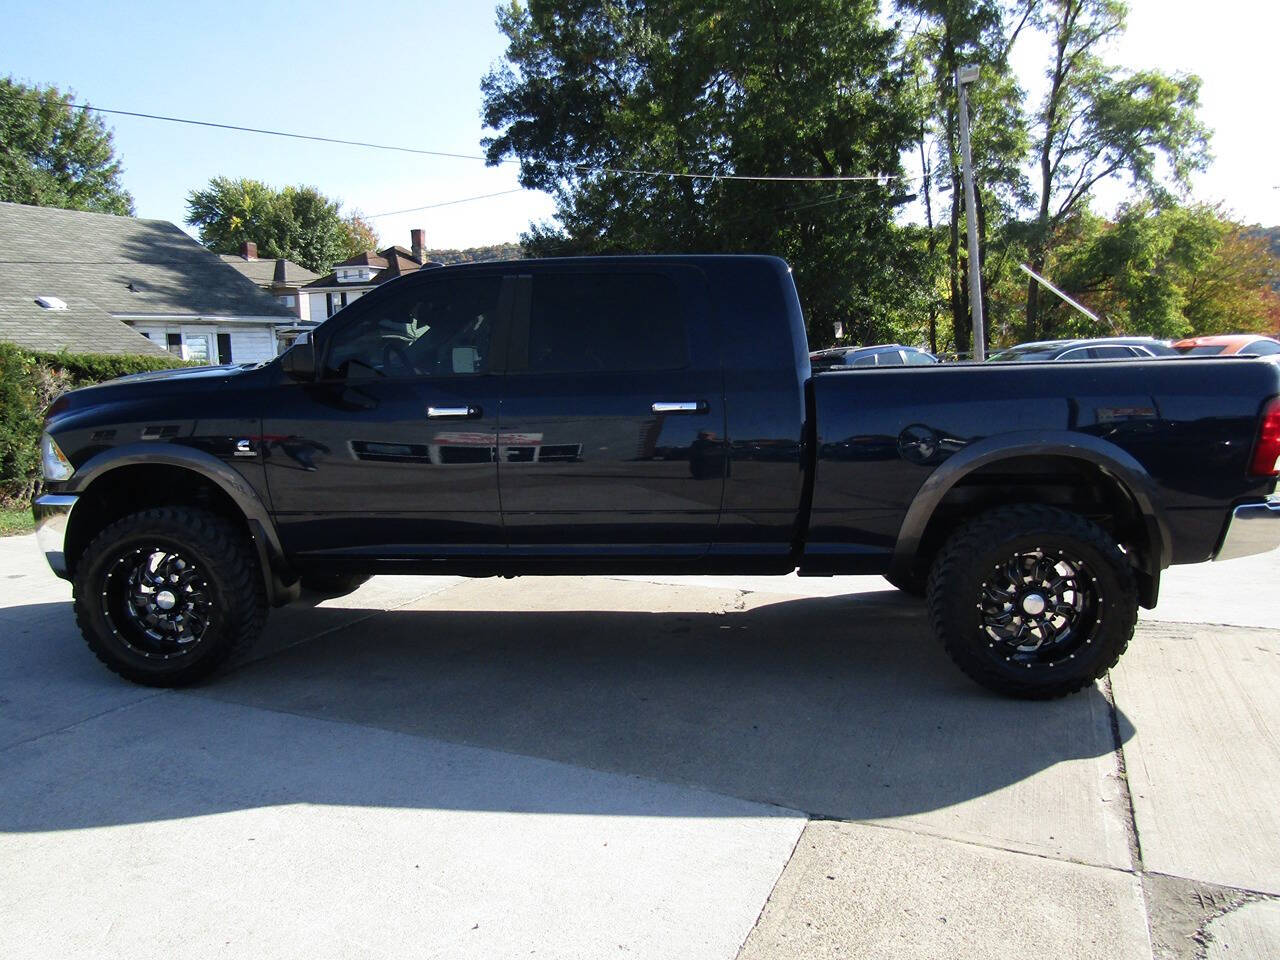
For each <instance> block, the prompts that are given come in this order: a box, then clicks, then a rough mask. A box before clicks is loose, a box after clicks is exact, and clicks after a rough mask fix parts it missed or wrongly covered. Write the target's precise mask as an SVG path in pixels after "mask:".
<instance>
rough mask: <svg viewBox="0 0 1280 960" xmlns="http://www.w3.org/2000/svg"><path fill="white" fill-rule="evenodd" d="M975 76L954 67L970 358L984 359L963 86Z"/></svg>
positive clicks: (970, 70) (970, 68)
mask: <svg viewBox="0 0 1280 960" xmlns="http://www.w3.org/2000/svg"><path fill="white" fill-rule="evenodd" d="M977 79H978V68H977V66H976V65H971V66H966V67H960V68H958V69H957V70H956V93H957V94H959V97H960V159H961V160H962V161H963V169H964V213H965V220H967V221H968V223H969V310H970V313H971V315H972V317H973V357H974V359H975V360H978V361H982V360H985V359H987V332H986V323H985V321H984V319H983V314H982V255H981V251H979V250H978V209H977V208H978V204H977V202H976V200H975V198H974V192H973V154H972V152H971V151H970V149H969V96H968V93H967V92H966V90H965V88H966V87H967V86H968V85H969V84H971V83H973V82H974V81H976V80H977Z"/></svg>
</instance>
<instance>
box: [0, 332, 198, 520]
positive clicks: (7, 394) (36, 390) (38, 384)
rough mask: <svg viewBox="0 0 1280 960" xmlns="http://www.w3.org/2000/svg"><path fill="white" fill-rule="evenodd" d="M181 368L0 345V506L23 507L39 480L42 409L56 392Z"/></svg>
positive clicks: (160, 361) (176, 363)
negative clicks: (136, 374) (38, 351)
mask: <svg viewBox="0 0 1280 960" xmlns="http://www.w3.org/2000/svg"><path fill="white" fill-rule="evenodd" d="M180 366H184V364H183V362H182V361H181V360H179V359H178V358H177V357H155V356H133V355H129V354H110V355H109V354H96V353H35V352H32V351H30V350H23V349H22V348H20V347H15V346H13V345H12V344H8V343H0V504H16V505H21V504H23V503H25V502H27V501H29V500H30V499H31V497H33V496H34V495H35V493H36V490H37V488H38V487H39V484H40V431H41V429H42V427H43V425H44V412H45V410H47V409H48V407H49V404H51V403H52V402H53V401H54V400H55V399H56V398H57V397H58V395H59V394H61V393H65V392H66V391H68V390H73V389H75V388H76V387H84V386H88V385H89V384H93V383H102V382H103V381H105V380H114V379H115V378H116V377H122V376H124V375H126V374H130V373H142V372H144V371H148V370H165V369H168V368H170V367H180Z"/></svg>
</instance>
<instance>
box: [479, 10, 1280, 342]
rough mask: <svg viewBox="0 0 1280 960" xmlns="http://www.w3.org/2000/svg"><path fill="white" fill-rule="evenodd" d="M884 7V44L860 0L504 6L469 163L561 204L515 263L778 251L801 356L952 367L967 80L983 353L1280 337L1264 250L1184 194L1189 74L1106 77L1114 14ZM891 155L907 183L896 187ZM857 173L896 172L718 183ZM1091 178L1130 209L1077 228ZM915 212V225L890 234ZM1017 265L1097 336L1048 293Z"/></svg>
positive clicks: (1195, 91)
mask: <svg viewBox="0 0 1280 960" xmlns="http://www.w3.org/2000/svg"><path fill="white" fill-rule="evenodd" d="M893 11H894V14H895V15H896V16H897V17H898V18H899V19H898V20H897V22H896V23H894V24H893V25H892V27H891V28H890V27H889V26H888V25H887V24H886V23H885V21H884V20H883V19H882V17H881V16H880V15H879V14H878V4H877V3H875V2H873V0H808V2H805V0H721V2H719V3H716V4H710V3H706V2H703V0H670V2H667V3H663V4H657V3H653V2H651V0H604V2H600V0H594V2H593V0H529V2H528V4H527V6H526V5H523V4H522V3H521V2H520V0H506V2H504V5H503V6H501V7H500V8H499V10H498V23H499V27H500V29H501V30H502V31H503V33H504V34H505V35H506V37H507V41H508V49H507V56H506V60H505V62H504V63H503V64H501V65H500V66H498V67H497V68H495V69H494V70H492V71H491V72H490V73H489V74H488V76H486V78H485V80H484V82H483V85H482V89H483V93H484V97H485V108H484V117H485V121H486V122H487V124H488V125H489V126H490V127H491V128H492V129H493V130H494V131H495V132H494V135H493V136H492V137H491V138H490V139H488V140H487V141H486V142H485V148H486V150H487V155H488V158H489V160H490V162H493V163H497V162H500V161H502V160H506V159H509V158H511V157H515V158H518V159H519V161H520V170H521V181H522V182H523V183H524V185H525V186H528V187H533V188H537V189H541V190H545V191H548V192H549V193H551V195H552V196H553V197H554V198H555V201H556V216H555V220H554V221H553V222H550V223H542V224H534V225H531V228H530V230H529V232H528V233H527V234H526V235H525V236H524V237H523V243H524V246H525V249H526V250H527V251H528V253H529V254H530V255H534V256H537V255H546V254H576V253H599V252H645V251H670V252H679V251H705V252H733V251H749V252H766V253H776V254H778V255H780V256H783V257H785V258H787V260H788V261H790V262H791V264H792V265H793V267H794V269H795V275H796V281H797V285H798V287H799V289H800V293H801V297H802V299H803V302H804V304H805V308H806V313H807V315H808V320H809V325H810V336H811V340H812V341H813V342H814V344H815V345H821V344H824V343H826V342H829V341H830V339H831V336H832V332H831V328H832V324H833V323H834V322H836V321H839V322H841V323H842V324H843V326H844V328H845V330H846V332H847V334H848V335H849V339H852V340H855V341H861V342H872V341H876V340H889V339H899V340H905V341H909V342H916V343H928V344H929V345H930V346H931V347H933V348H935V349H937V350H940V351H947V350H948V349H949V348H955V349H957V350H959V351H961V352H964V351H968V350H969V349H970V346H971V345H970V338H971V333H970V330H971V327H970V319H969V317H970V306H971V305H970V302H969V301H970V291H969V289H968V276H967V272H968V263H967V260H968V256H969V252H968V250H967V240H966V238H965V228H966V224H965V217H966V211H964V209H963V206H962V204H963V200H962V189H961V178H960V170H959V135H958V131H959V127H958V112H957V97H956V86H955V72H956V69H957V67H959V66H961V65H967V64H977V65H978V66H979V68H980V79H979V81H978V82H977V83H976V84H974V85H972V86H971V87H970V88H969V103H970V110H971V117H972V130H973V138H972V139H973V154H974V157H973V159H974V169H975V179H976V183H977V204H976V210H975V211H974V216H975V219H976V221H977V222H976V228H977V232H978V235H979V242H980V247H981V263H980V265H979V266H980V273H981V276H982V280H983V293H984V299H985V307H986V315H987V321H988V326H987V330H988V335H989V337H990V339H991V340H992V342H996V343H1008V342H1011V341H1014V340H1017V339H1022V338H1028V339H1030V338H1034V337H1041V336H1054V335H1060V334H1064V335H1065V334H1073V335H1080V336H1089V335H1099V334H1104V333H1119V332H1135V333H1136V332H1144V333H1152V334H1157V335H1161V336H1176V335H1181V334H1184V333H1191V332H1197V333H1198V332H1212V331H1217V330H1227V329H1243V330H1255V329H1264V328H1266V327H1268V326H1272V327H1274V326H1276V325H1277V324H1280V292H1276V291H1280V266H1278V262H1277V260H1276V259H1275V256H1274V255H1273V253H1269V252H1268V250H1267V249H1266V247H1267V237H1266V236H1264V235H1261V234H1259V233H1257V232H1256V231H1254V232H1250V231H1249V230H1246V229H1245V228H1243V227H1242V226H1240V225H1239V224H1236V223H1234V222H1232V221H1231V220H1230V219H1229V218H1227V217H1226V216H1225V215H1223V214H1222V213H1221V212H1220V211H1219V210H1217V209H1215V208H1213V207H1210V206H1206V205H1203V204H1194V203H1189V202H1188V201H1187V200H1186V194H1187V193H1188V189H1189V181H1190V177H1191V175H1192V174H1193V173H1194V172H1195V171H1197V170H1200V169H1203V168H1204V166H1205V165H1206V164H1207V163H1208V160H1209V151H1208V137H1209V134H1208V131H1207V130H1206V129H1205V127H1204V126H1203V124H1202V123H1201V122H1200V121H1199V119H1198V118H1197V110H1198V105H1199V88H1200V82H1199V80H1198V79H1197V78H1196V77H1194V76H1189V75H1186V74H1179V73H1165V72H1161V71H1155V70H1142V71H1132V70H1127V69H1123V68H1121V67H1119V66H1117V65H1115V64H1112V63H1109V62H1108V61H1107V59H1106V56H1105V55H1106V52H1107V50H1108V45H1109V44H1110V42H1111V41H1112V40H1114V39H1115V38H1116V37H1118V36H1120V34H1121V33H1122V31H1123V30H1124V27H1125V17H1126V14H1127V9H1126V6H1125V4H1124V3H1123V2H1121V0H896V2H895V4H894V7H893ZM1022 37H1035V38H1038V40H1041V41H1043V42H1044V43H1045V47H1046V50H1047V56H1046V60H1045V66H1044V76H1045V90H1046V92H1045V94H1044V96H1043V98H1042V99H1041V100H1039V102H1037V103H1035V104H1031V103H1028V97H1027V94H1026V92H1025V91H1024V90H1023V89H1022V88H1021V86H1020V85H1019V83H1018V80H1017V77H1016V75H1015V74H1014V72H1013V71H1012V69H1011V67H1010V53H1011V50H1012V48H1013V46H1014V44H1015V43H1016V42H1018V41H1019V38H1022ZM908 156H910V157H911V158H912V159H913V161H915V162H918V164H919V167H920V170H921V172H922V174H923V177H922V182H921V183H920V184H919V186H918V187H914V186H909V185H907V182H906V181H903V180H899V179H893V178H896V177H898V176H899V175H900V174H901V173H902V169H903V167H902V163H903V159H904V157H908ZM642 171H650V172H661V173H662V174H663V175H661V176H651V175H642V174H641V172H642ZM873 173H881V174H887V175H889V177H888V178H883V179H880V180H878V181H870V182H866V181H864V182H860V183H849V182H844V183H835V182H827V183H813V182H806V183H799V182H794V181H763V182H762V181H744V180H735V179H732V178H733V177H735V176H739V175H744V174H757V175H760V174H763V175H772V176H779V177H787V176H791V177H794V176H828V177H830V176H839V175H867V174H873ZM693 174H711V175H713V176H710V177H703V176H693ZM1104 183H1112V184H1116V183H1120V184H1124V185H1125V186H1126V187H1127V189H1128V199H1127V202H1126V203H1124V204H1123V205H1122V206H1121V208H1120V209H1119V210H1118V212H1117V213H1115V215H1114V216H1113V217H1111V218H1110V219H1106V218H1103V217H1101V216H1099V215H1098V213H1097V212H1096V211H1095V210H1094V209H1093V207H1094V204H1095V203H1096V196H1097V193H1098V188H1099V187H1100V186H1101V185H1102V184H1104ZM908 192H915V193H917V194H918V195H920V197H921V200H922V204H921V206H922V208H923V212H924V223H923V224H921V225H918V226H917V225H909V224H908V223H906V222H905V218H903V217H902V216H901V210H900V204H901V202H902V200H903V199H904V197H903V194H906V193H908ZM938 194H941V198H939V196H938ZM1022 263H1029V264H1030V265H1031V266H1032V267H1033V269H1036V270H1037V272H1040V273H1046V274H1048V275H1049V276H1051V277H1052V278H1053V279H1054V280H1055V282H1057V283H1058V284H1059V285H1061V286H1064V287H1065V288H1066V289H1067V290H1068V292H1069V293H1071V294H1072V295H1073V296H1077V298H1078V299H1082V300H1083V301H1085V302H1086V303H1089V304H1090V305H1092V306H1094V307H1096V308H1097V311H1098V312H1099V313H1100V314H1101V315H1104V316H1105V320H1104V321H1103V322H1102V323H1101V324H1099V325H1094V324H1092V322H1090V321H1088V320H1087V319H1086V318H1084V317H1083V316H1082V315H1080V314H1078V313H1076V312H1075V311H1072V310H1070V309H1068V308H1064V307H1062V306H1061V305H1060V304H1059V302H1058V301H1057V300H1056V299H1053V298H1050V297H1047V296H1046V295H1045V294H1044V293H1043V292H1042V291H1041V289H1040V287H1039V286H1038V284H1035V283H1030V284H1029V283H1028V281H1027V278H1026V277H1025V276H1024V275H1023V274H1022V273H1021V272H1020V271H1019V269H1018V267H1019V265H1020V264H1022ZM1271 287H1275V288H1276V289H1275V290H1272V289H1270V288H1271Z"/></svg>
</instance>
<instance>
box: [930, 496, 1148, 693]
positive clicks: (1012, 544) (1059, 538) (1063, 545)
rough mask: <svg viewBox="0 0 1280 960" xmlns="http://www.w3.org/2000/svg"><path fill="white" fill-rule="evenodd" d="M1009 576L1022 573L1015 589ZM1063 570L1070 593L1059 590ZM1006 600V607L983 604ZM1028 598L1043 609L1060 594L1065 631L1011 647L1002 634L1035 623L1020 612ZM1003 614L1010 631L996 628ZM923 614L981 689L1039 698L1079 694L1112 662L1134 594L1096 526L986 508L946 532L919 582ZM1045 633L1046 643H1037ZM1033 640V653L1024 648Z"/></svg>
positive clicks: (1019, 508)
mask: <svg viewBox="0 0 1280 960" xmlns="http://www.w3.org/2000/svg"><path fill="white" fill-rule="evenodd" d="M1037 558H1039V559H1037ZM1056 563H1061V564H1062V566H1054V564H1056ZM1011 570H1016V571H1018V572H1021V573H1028V571H1029V573H1028V575H1027V576H1025V579H1023V580H1022V582H1021V583H1019V582H1018V578H1017V577H1016V576H1013V575H1012V574H1010V573H1009V571H1011ZM1065 572H1069V574H1070V576H1069V580H1070V583H1071V584H1079V590H1078V591H1077V590H1071V591H1070V592H1068V593H1066V594H1063V593H1062V591H1063V590H1065V589H1067V588H1066V587H1063V586H1062V584H1064V582H1066V581H1067V579H1068V578H1067V576H1066V574H1065ZM1054 577H1057V579H1051V578H1054ZM1005 584H1014V585H1015V586H1014V587H1012V588H1011V589H1006V588H1005V586H1004V585H1005ZM1038 584H1044V585H1048V586H1049V589H1047V590H1046V589H1042V587H1041V586H1038ZM1054 584H1056V585H1057V586H1056V587H1054V586H1053V585H1054ZM1054 589H1056V590H1057V591H1059V592H1058V593H1057V594H1056V595H1055V594H1053V590H1054ZM1037 591H1038V592H1037ZM1013 594H1017V597H1016V598H1015V599H1014V600H1011V601H1009V602H1008V603H1007V605H1006V606H1007V609H1006V607H1004V606H1001V604H1000V602H998V601H994V600H993V599H992V598H993V597H998V598H1003V597H1005V596H1010V595H1013ZM1032 594H1035V597H1040V595H1041V594H1046V595H1048V599H1049V606H1051V607H1052V606H1054V604H1055V603H1057V602H1058V600H1061V598H1062V597H1063V596H1070V597H1073V598H1078V600H1073V601H1072V602H1073V603H1075V602H1078V603H1079V605H1080V607H1081V611H1080V612H1079V613H1078V614H1074V616H1076V617H1077V619H1076V620H1074V621H1072V622H1073V623H1074V626H1072V627H1071V629H1070V630H1069V631H1065V632H1062V631H1061V628H1056V629H1055V627H1054V624H1053V623H1051V624H1050V625H1049V626H1048V627H1047V628H1045V627H1040V628H1039V629H1040V630H1041V633H1040V636H1039V637H1037V636H1035V635H1033V634H1022V636H1023V637H1024V641H1025V642H1024V644H1023V645H1022V646H1020V645H1018V643H1017V640H1016V637H1015V639H1013V640H1009V639H1005V638H1004V634H1005V633H1007V632H1010V631H1019V632H1020V631H1023V630H1025V629H1026V628H1027V624H1028V623H1030V622H1038V621H1037V618H1036V617H1035V616H1032V615H1030V614H1029V613H1028V612H1027V610H1028V608H1029V610H1031V611H1034V610H1035V608H1036V607H1038V606H1039V605H1040V604H1039V602H1038V601H1036V600H1035V597H1033V596H1032ZM1054 596H1056V597H1058V600H1055V599H1054ZM1042 599H1043V598H1042ZM1067 606H1068V605H1067V604H1066V603H1065V602H1064V603H1062V607H1063V609H1066V608H1067ZM1006 616H1013V617H1015V618H1016V619H1015V620H1013V621H1012V624H1015V625H1011V624H1010V623H1004V622H1002V618H1004V617H1006ZM929 618H930V621H931V623H932V625H933V631H934V634H935V636H936V637H937V638H938V639H939V640H940V641H941V642H942V644H943V646H944V647H945V648H946V651H947V653H948V654H949V655H950V656H951V659H952V660H954V661H955V662H956V664H957V665H958V666H959V667H960V669H961V670H963V671H964V672H965V673H966V674H968V675H969V677H971V678H972V679H974V680H976V681H977V682H978V683H980V684H981V685H982V686H984V687H986V688H988V689H990V690H994V691H996V692H997V693H1001V694H1004V695H1006V696H1011V697H1019V698H1023V699H1029V700H1049V699H1053V698H1056V697H1063V696H1066V695H1067V694H1070V693H1075V692H1076V691H1078V690H1081V689H1083V688H1084V687H1086V686H1088V685H1090V684H1092V683H1093V681H1094V680H1096V679H1098V678H1100V677H1102V676H1103V674H1105V673H1106V672H1107V671H1108V670H1110V669H1111V668H1112V667H1114V666H1115V665H1116V662H1117V661H1118V660H1119V659H1120V655H1121V654H1122V653H1124V651H1125V649H1126V647H1128V645H1129V640H1130V638H1131V637H1132V636H1133V631H1134V627H1135V625H1136V623H1137V618H1138V590H1137V585H1136V583H1135V580H1134V575H1133V571H1132V569H1131V568H1130V566H1129V563H1128V561H1127V559H1126V557H1125V555H1124V553H1123V552H1122V551H1121V550H1120V547H1119V546H1118V545H1117V543H1116V542H1115V540H1114V539H1113V538H1112V537H1111V536H1110V535H1109V534H1108V533H1107V532H1106V531H1105V530H1103V529H1102V528H1101V527H1099V526H1098V525H1097V524H1095V523H1093V522H1091V521H1089V520H1087V519H1085V518H1084V517H1082V516H1080V515H1078V514H1075V513H1070V512H1068V511H1066V510H1061V509H1058V508H1057V507H1047V506H1040V505H1036V504H1022V505H1016V506H1009V507H1000V508H997V509H995V510H991V511H989V512H987V513H984V514H982V515H981V516H979V517H977V518H975V519H974V520H971V521H970V522H969V523H967V524H965V525H964V526H963V527H961V528H960V529H959V530H957V531H956V532H955V533H954V534H952V536H951V538H950V539H949V540H948V541H947V543H946V544H945V545H944V546H943V548H942V550H940V551H939V553H938V555H937V557H936V558H935V560H934V564H933V570H932V572H931V573H930V576H929ZM1062 619H1063V620H1064V621H1066V620H1067V619H1068V617H1067V615H1064V616H1063V617H1062ZM1054 623H1056V621H1054ZM1055 633H1057V635H1058V637H1059V639H1056V640H1055V641H1054V642H1053V643H1051V644H1050V643H1047V642H1046V641H1044V640H1043V638H1044V637H1045V636H1047V635H1054V634H1055ZM1068 640H1069V641H1070V642H1067V641H1068ZM1033 641H1034V642H1041V643H1042V644H1043V645H1042V647H1041V648H1040V649H1037V650H1034V651H1030V652H1027V651H1025V650H1024V647H1025V646H1029V645H1030V644H1031V643H1032V642H1033Z"/></svg>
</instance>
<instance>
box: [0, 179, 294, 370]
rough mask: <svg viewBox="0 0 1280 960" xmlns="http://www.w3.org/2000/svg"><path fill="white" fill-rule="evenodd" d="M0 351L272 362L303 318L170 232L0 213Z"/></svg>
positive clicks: (78, 217)
mask: <svg viewBox="0 0 1280 960" xmlns="http://www.w3.org/2000/svg"><path fill="white" fill-rule="evenodd" d="M0 251H3V256H2V257H0V259H3V260H4V261H5V264H4V268H3V270H0V341H7V342H10V343H16V344H18V345H19V346H24V347H27V348H28V349H32V350H46V351H57V350H62V349H65V350H69V351H72V352H77V353H156V352H159V351H162V350H167V351H169V352H170V353H173V354H175V355H177V356H180V357H182V358H183V359H184V360H197V361H201V362H206V363H241V362H252V361H259V360H269V359H271V358H272V357H274V356H276V354H277V351H278V347H279V337H278V331H281V330H288V329H290V328H296V327H297V326H298V324H299V318H298V315H297V313H296V312H295V311H293V310H290V309H288V308H287V307H285V306H284V305H283V304H282V303H280V302H278V301H277V300H276V299H275V298H274V297H272V296H271V295H270V294H268V293H266V292H264V291H263V290H261V289H259V288H258V286H257V285H256V284H255V283H254V282H253V281H252V280H250V279H248V278H247V277H245V276H242V275H241V274H240V273H238V272H237V271H236V270H234V269H232V268H231V267H229V266H228V265H227V264H225V263H223V262H222V260H221V258H220V257H219V256H218V255H217V254H215V253H211V252H210V251H208V250H206V249H205V248H204V247H202V246H201V245H200V244H199V243H197V242H196V241H195V240H193V239H192V238H191V237H189V236H187V234H185V233H184V232H183V231H182V230H180V229H179V228H178V227H176V226H175V225H174V224H172V223H169V222H167V221H164V220H139V219H136V218H133V217H117V216H112V215H110V214H104V213H81V212H79V211H74V210H59V209H55V208H52V207H31V206H26V205H23V204H16V203H0Z"/></svg>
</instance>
